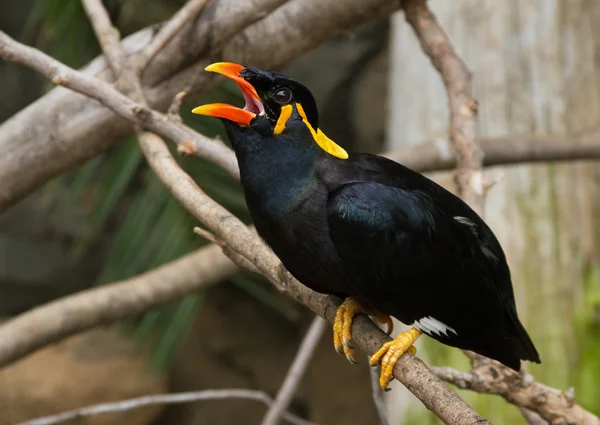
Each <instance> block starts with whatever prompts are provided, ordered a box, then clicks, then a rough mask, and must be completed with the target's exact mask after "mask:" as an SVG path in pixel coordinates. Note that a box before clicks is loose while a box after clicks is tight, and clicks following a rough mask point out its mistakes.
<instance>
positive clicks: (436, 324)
mask: <svg viewBox="0 0 600 425" xmlns="http://www.w3.org/2000/svg"><path fill="white" fill-rule="evenodd" d="M413 327H415V328H417V329H418V330H420V331H421V332H423V333H426V334H436V335H441V334H444V335H445V336H448V332H452V333H454V334H455V335H458V332H456V331H455V330H454V328H451V327H450V326H448V325H446V324H444V323H442V322H440V321H439V320H437V319H434V318H433V317H431V316H427V317H423V318H422V319H419V320H415V323H413Z"/></svg>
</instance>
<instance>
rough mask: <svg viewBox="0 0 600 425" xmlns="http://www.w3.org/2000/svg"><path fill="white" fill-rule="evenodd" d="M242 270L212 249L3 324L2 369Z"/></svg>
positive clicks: (0, 336) (0, 337) (0, 333)
mask: <svg viewBox="0 0 600 425" xmlns="http://www.w3.org/2000/svg"><path fill="white" fill-rule="evenodd" d="M237 271H238V268H237V267H236V266H235V264H234V263H233V262H232V261H231V260H229V258H227V257H225V255H223V253H222V252H221V250H220V248H219V247H218V246H216V245H211V246H208V247H205V248H201V249H199V250H197V251H195V252H193V253H190V254H187V255H185V256H183V257H181V258H179V259H177V260H175V261H172V262H170V263H167V264H165V265H162V266H160V267H157V268H156V269H154V270H150V271H148V272H146V273H143V274H140V275H138V276H135V277H132V278H131V279H127V280H123V281H120V282H115V283H112V284H109V285H103V286H100V287H98V288H93V289H88V290H85V291H81V292H78V293H76V294H73V295H69V296H67V297H64V298H60V299H58V300H56V301H52V302H49V303H47V304H44V305H41V306H39V307H36V308H34V309H31V310H29V311H27V312H25V313H22V314H20V315H18V316H16V317H14V318H12V319H9V320H7V321H4V322H2V324H0V367H2V366H5V365H7V364H10V363H11V362H13V361H15V360H18V359H19V358H21V357H24V356H26V355H27V354H30V353H32V352H33V351H35V350H37V349H39V348H42V347H44V346H46V345H48V344H51V343H54V342H56V341H58V340H60V339H62V338H65V337H67V336H70V335H73V334H76V333H78V332H82V331H85V330H88V329H91V328H93V327H96V326H98V325H102V324H106V323H113V322H116V321H118V320H122V319H125V318H129V317H135V316H138V315H140V314H142V313H144V312H146V311H148V310H151V309H153V308H156V307H159V306H162V305H164V304H167V303H169V302H171V301H175V300H177V299H179V298H181V297H183V296H185V295H188V294H190V293H192V292H195V291H197V290H199V289H201V288H204V287H206V286H209V285H213V284H215V283H218V282H221V281H222V280H224V279H227V278H228V277H230V276H231V275H233V274H234V273H235V272H237Z"/></svg>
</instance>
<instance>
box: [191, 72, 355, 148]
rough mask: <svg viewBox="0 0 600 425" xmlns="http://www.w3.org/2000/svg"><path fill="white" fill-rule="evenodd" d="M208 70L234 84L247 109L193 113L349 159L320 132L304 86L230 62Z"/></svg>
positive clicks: (205, 108) (209, 108) (207, 108)
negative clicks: (315, 146) (219, 119)
mask: <svg viewBox="0 0 600 425" xmlns="http://www.w3.org/2000/svg"><path fill="white" fill-rule="evenodd" d="M206 70H208V71H212V72H218V73H220V74H223V75H225V76H227V77H229V78H231V79H232V80H233V81H235V83H236V84H237V85H238V87H239V88H240V90H241V91H242V94H243V95H244V99H245V101H246V105H245V106H244V108H237V107H235V106H232V105H227V104H223V103H216V104H210V105H202V106H199V107H197V108H195V109H194V110H193V111H192V112H194V113H196V114H201V115H209V116H214V117H217V118H221V119H225V120H228V122H230V123H231V124H234V125H237V126H241V127H249V128H250V129H253V130H255V131H257V132H258V133H259V134H260V135H261V136H262V137H263V138H265V139H269V140H271V139H273V138H274V139H275V140H277V139H281V140H283V138H284V137H285V139H286V140H297V142H298V148H302V147H306V146H311V147H314V145H315V144H316V145H318V146H319V147H320V148H321V149H322V150H323V151H325V152H327V153H328V154H330V155H333V156H335V157H337V158H340V159H346V158H348V154H347V153H346V151H345V150H344V149H343V148H341V147H340V146H338V145H337V144H335V143H334V142H333V141H332V140H331V139H329V138H328V137H327V136H326V135H325V134H324V133H323V132H322V131H321V130H320V129H319V112H318V110H317V105H316V102H315V99H314V97H313V95H312V94H311V92H310V91H309V90H308V89H307V88H306V87H305V86H304V85H302V84H300V83H299V82H297V81H295V80H293V79H291V78H289V77H286V76H285V75H283V74H280V73H278V72H274V71H265V70H262V69H258V68H253V67H248V68H245V67H243V66H241V65H237V64H234V63H230V62H219V63H215V64H212V65H209V66H208V67H206ZM226 127H230V125H229V124H228V125H227V126H226ZM228 133H231V131H228ZM234 133H236V134H237V133H239V132H234ZM241 133H247V132H241ZM241 133H240V134H241ZM231 134H233V133H231ZM241 142H242V143H243V141H241Z"/></svg>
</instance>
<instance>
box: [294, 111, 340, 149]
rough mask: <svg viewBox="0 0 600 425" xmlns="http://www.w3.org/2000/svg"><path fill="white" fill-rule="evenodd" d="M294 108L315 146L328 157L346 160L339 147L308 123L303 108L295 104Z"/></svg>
mask: <svg viewBox="0 0 600 425" xmlns="http://www.w3.org/2000/svg"><path fill="white" fill-rule="evenodd" d="M296 107H297V108H298V113H299V114H300V116H301V117H302V122H303V123H304V124H305V125H306V126H307V127H308V129H309V130H310V134H312V136H313V139H315V142H317V145H319V147H320V148H321V149H323V150H324V151H325V152H327V153H328V154H329V155H333V156H335V157H336V158H339V159H348V152H346V151H345V150H344V148H342V147H341V146H340V145H338V144H337V143H335V142H334V141H333V140H331V139H330V138H329V137H327V136H326V135H325V133H323V132H322V131H321V130H320V129H317V131H315V129H314V128H313V127H312V125H310V123H309V122H308V118H306V113H305V112H304V108H302V105H300V104H299V103H296Z"/></svg>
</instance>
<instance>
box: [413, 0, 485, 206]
mask: <svg viewBox="0 0 600 425" xmlns="http://www.w3.org/2000/svg"><path fill="white" fill-rule="evenodd" d="M403 8H404V11H405V16H406V20H407V21H408V23H409V24H410V25H411V26H412V28H413V30H414V31H415V34H416V35H417V38H418V39H419V42H420V43H421V47H422V48H423V50H424V51H425V53H426V54H427V56H429V59H431V63H432V64H433V66H434V67H435V69H437V70H438V72H439V73H440V76H441V77H442V80H443V81H444V85H445V86H446V91H447V93H448V105H449V109H450V141H451V142H452V145H453V146H454V150H455V154H456V156H457V167H458V170H457V174H456V179H457V183H458V187H459V193H460V194H461V197H462V198H463V200H464V201H465V202H466V203H467V204H469V206H470V207H471V208H473V209H474V210H475V211H476V212H477V213H479V214H480V215H481V214H482V212H483V204H484V200H483V177H482V173H481V166H482V164H483V152H482V151H481V149H480V148H479V146H478V145H477V140H476V136H477V102H476V101H475V99H474V98H473V94H472V89H471V74H470V72H469V70H468V69H467V67H466V66H465V64H464V62H463V61H462V60H461V59H460V57H458V55H457V54H456V52H455V51H454V48H453V47H452V44H451V43H450V40H449V39H448V35H447V34H446V32H445V31H444V30H443V29H442V27H441V26H440V24H439V22H438V21H437V19H436V17H435V16H434V15H433V13H432V12H431V11H430V10H429V8H428V6H427V4H426V2H425V0H406V1H404V3H403Z"/></svg>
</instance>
